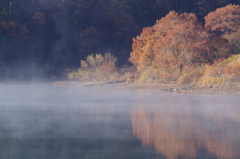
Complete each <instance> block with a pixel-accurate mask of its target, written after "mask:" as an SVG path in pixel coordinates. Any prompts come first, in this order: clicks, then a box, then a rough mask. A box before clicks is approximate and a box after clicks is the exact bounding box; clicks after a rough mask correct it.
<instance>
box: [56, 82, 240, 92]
mask: <svg viewBox="0 0 240 159" xmlns="http://www.w3.org/2000/svg"><path fill="white" fill-rule="evenodd" d="M52 84H59V85H81V86H86V87H87V86H88V87H89V86H110V87H129V88H134V89H154V90H159V91H164V92H168V93H182V94H230V95H240V88H239V87H236V88H234V87H212V86H207V87H199V86H197V85H188V84H173V83H135V82H81V81H62V82H54V83H52Z"/></svg>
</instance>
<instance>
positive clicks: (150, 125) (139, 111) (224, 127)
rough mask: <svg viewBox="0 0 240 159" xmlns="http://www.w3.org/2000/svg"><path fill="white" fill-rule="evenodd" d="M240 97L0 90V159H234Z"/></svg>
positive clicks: (46, 87) (239, 138)
mask: <svg viewBox="0 0 240 159" xmlns="http://www.w3.org/2000/svg"><path fill="white" fill-rule="evenodd" d="M239 103H240V97H239V96H234V95H231V96H230V95H184V94H173V93H166V92H161V91H156V90H148V89H131V88H124V87H110V86H101V87H100V86H96V87H86V86H85V87H84V86H77V85H53V84H19V85H17V84H11V85H10V84H1V85H0V159H239V158H240V104H239Z"/></svg>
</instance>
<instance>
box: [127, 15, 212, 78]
mask: <svg viewBox="0 0 240 159" xmlns="http://www.w3.org/2000/svg"><path fill="white" fill-rule="evenodd" d="M209 41H210V35H209V34H208V33H207V32H205V31H204V28H203V26H202V24H201V23H200V22H199V21H198V19H197V17H196V15H194V14H192V13H190V14H188V13H183V14H178V13H176V12H175V11H171V12H169V14H168V15H166V17H164V18H162V19H161V20H158V21H157V23H156V24H155V25H154V26H153V27H151V28H145V29H143V32H142V33H141V35H140V36H138V37H136V38H134V39H133V45H132V49H133V51H132V52H131V55H130V59H129V60H130V62H132V63H133V64H134V65H136V66H137V68H138V70H140V71H141V70H143V69H144V68H146V67H147V66H152V67H156V68H158V70H159V74H160V75H161V76H162V77H164V76H165V75H166V74H171V75H173V74H174V72H175V73H176V72H177V74H178V75H177V76H178V77H179V75H180V74H181V71H182V68H183V67H184V66H185V65H193V64H196V63H208V62H211V60H212V59H213V57H214V54H211V52H210V49H211V48H210V45H209Z"/></svg>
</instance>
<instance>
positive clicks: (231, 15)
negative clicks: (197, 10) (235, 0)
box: [204, 4, 240, 35]
mask: <svg viewBox="0 0 240 159" xmlns="http://www.w3.org/2000/svg"><path fill="white" fill-rule="evenodd" d="M204 19H205V22H206V23H205V28H206V29H207V30H208V31H209V32H211V33H215V34H218V35H222V34H229V33H232V32H237V31H240V6H239V5H232V4H230V5H227V6H226V7H223V8H218V9H217V10H216V11H214V12H211V13H209V14H208V15H207V16H206V17H205V18H204Z"/></svg>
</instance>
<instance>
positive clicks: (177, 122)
mask: <svg viewBox="0 0 240 159" xmlns="http://www.w3.org/2000/svg"><path fill="white" fill-rule="evenodd" d="M210 103H211V102H210ZM239 115H240V108H239V106H237V105H235V106H233V105H232V106H231V105H229V106H227V105H226V104H225V106H224V105H222V106H221V105H217V106H214V105H211V104H210V105H208V104H206V103H205V104H204V103H200V104H197V103H192V105H179V106H177V105H176V106H173V105H169V104H168V105H161V104H159V105H156V106H152V107H149V106H146V105H145V104H142V105H139V106H138V107H137V108H136V109H134V111H133V112H132V114H131V116H132V125H133V134H134V136H135V137H137V138H139V139H141V141H142V143H143V145H144V146H148V147H154V148H155V150H156V151H157V152H158V153H160V154H162V155H164V156H165V157H166V158H167V159H179V158H187V159H188V158H189V159H194V158H211V159H218V158H219V159H222V158H224V159H237V158H240V136H239V134H240V116H239Z"/></svg>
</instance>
